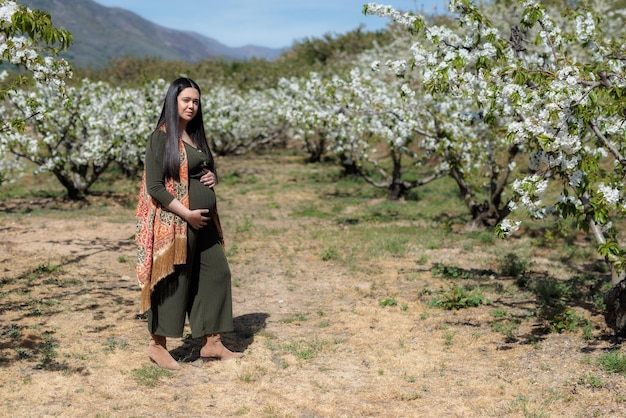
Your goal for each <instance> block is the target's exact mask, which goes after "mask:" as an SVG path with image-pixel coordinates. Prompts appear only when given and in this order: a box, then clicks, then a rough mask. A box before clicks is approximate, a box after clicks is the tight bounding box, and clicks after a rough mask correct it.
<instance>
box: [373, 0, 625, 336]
mask: <svg viewBox="0 0 626 418" xmlns="http://www.w3.org/2000/svg"><path fill="white" fill-rule="evenodd" d="M575 5H576V6H577V7H575V8H573V7H572V8H570V7H566V6H559V7H560V8H551V7H547V6H545V5H543V4H542V3H541V2H538V1H532V0H527V1H517V2H515V1H512V2H508V1H494V2H491V4H490V5H486V6H484V7H485V8H484V9H480V8H479V7H477V6H475V5H474V4H473V3H472V2H470V1H468V0H451V1H450V6H449V9H450V12H451V13H453V14H454V15H455V16H456V19H457V22H458V24H459V30H453V29H452V28H446V27H442V26H437V25H431V24H429V23H427V22H426V21H425V20H424V19H423V18H422V17H420V16H414V15H412V14H407V13H400V12H398V11H396V10H394V9H393V8H392V7H390V6H381V5H377V4H374V3H370V4H368V5H366V6H365V7H364V11H365V13H368V14H376V15H380V16H387V17H391V18H392V19H394V20H395V21H397V22H399V23H400V24H403V25H405V26H406V27H407V28H408V29H410V30H411V31H413V32H415V33H416V35H417V36H416V41H415V43H414V45H413V46H412V54H413V59H414V63H415V68H416V71H419V72H420V74H421V76H422V79H423V83H424V85H425V86H427V88H428V89H429V90H431V91H434V92H442V93H445V94H447V95H454V96H456V97H459V98H472V99H473V100H474V102H475V107H476V109H480V110H481V112H482V114H483V119H484V121H485V122H487V123H489V124H491V125H493V126H505V127H506V131H505V132H504V135H505V137H506V139H507V141H509V142H510V143H511V144H515V145H518V146H520V147H524V148H525V149H526V150H527V151H528V152H529V164H528V171H527V172H526V174H525V175H521V174H520V175H519V176H518V178H517V179H516V180H515V182H514V184H513V192H514V195H513V199H512V201H511V204H510V209H511V211H512V212H513V214H512V216H510V217H509V218H508V219H506V220H504V221H502V222H501V223H500V225H499V228H498V233H499V234H500V235H501V236H506V235H509V234H511V233H513V232H514V231H515V230H516V228H517V227H518V226H519V221H515V220H514V214H515V211H516V210H518V206H521V207H522V208H524V209H525V210H527V211H528V213H530V215H531V216H532V217H534V218H546V217H553V218H554V219H556V220H557V221H559V220H564V219H574V220H576V222H577V224H578V226H579V227H580V228H581V229H583V230H585V231H589V233H590V234H591V235H592V236H593V237H594V238H595V240H596V242H597V244H598V252H599V254H601V255H602V256H603V257H604V258H605V260H606V261H607V263H608V265H609V266H610V268H611V271H612V277H613V278H612V283H613V285H614V289H613V291H611V292H609V293H607V294H606V295H605V302H606V303H607V311H608V312H607V322H608V323H609V325H611V326H613V327H614V328H615V329H616V330H617V331H618V332H620V333H622V332H624V331H625V330H626V310H625V306H624V302H626V298H625V297H624V296H623V293H624V292H623V291H624V289H626V285H624V282H623V279H624V276H625V274H624V272H625V269H624V267H625V264H624V262H625V260H626V258H625V256H626V252H625V251H626V249H625V248H624V244H623V242H622V240H621V237H620V231H619V230H618V229H617V228H616V227H615V222H614V221H615V219H617V218H619V217H621V216H623V215H624V212H625V211H626V200H625V195H624V186H625V184H624V182H625V176H624V175H625V174H626V157H625V156H624V155H625V154H624V153H625V152H626V140H625V138H626V135H625V134H626V123H624V122H625V120H624V119H625V116H624V115H626V111H625V109H626V108H625V104H624V100H623V97H622V94H623V93H622V92H623V91H624V88H625V87H626V73H625V71H624V70H625V67H624V66H625V64H626V59H625V58H624V57H625V56H626V54H625V51H624V44H625V43H624V38H625V33H624V28H625V23H626V22H624V15H623V14H622V13H620V11H619V10H617V11H613V10H611V4H609V3H607V2H604V1H601V0H599V1H593V2H576V4H575ZM498 8H499V9H498ZM502 9H506V13H507V19H506V22H509V23H508V24H507V25H505V26H497V25H495V24H494V22H495V20H492V18H493V16H496V18H497V17H498V16H499V15H500V14H501V13H502V12H501V11H498V10H502ZM489 12H491V13H492V14H489ZM511 19H514V20H515V22H514V23H510V22H511ZM459 33H461V34H462V36H460V35H459Z"/></svg>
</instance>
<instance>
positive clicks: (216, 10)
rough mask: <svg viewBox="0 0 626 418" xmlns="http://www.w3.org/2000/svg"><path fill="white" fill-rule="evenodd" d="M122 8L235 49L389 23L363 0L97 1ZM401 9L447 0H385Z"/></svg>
mask: <svg viewBox="0 0 626 418" xmlns="http://www.w3.org/2000/svg"><path fill="white" fill-rule="evenodd" d="M95 1H96V3H99V4H101V5H103V6H107V7H121V8H123V9H126V10H129V11H131V12H134V13H136V14H138V15H139V16H141V17H143V18H144V19H147V20H149V21H151V22H153V23H156V24H158V25H161V26H165V27H167V28H171V29H177V30H189V31H193V32H197V33H200V34H202V35H205V36H208V37H210V38H213V39H215V40H217V41H219V42H221V43H223V44H226V45H228V46H231V47H237V46H244V45H248V44H253V45H260V46H267V47H273V48H279V47H287V46H291V45H292V43H293V41H295V40H302V39H304V38H311V37H315V38H318V37H320V36H322V35H324V34H326V33H330V34H342V33H346V32H348V31H351V30H353V29H356V28H357V27H358V26H359V25H360V24H364V25H365V28H366V30H376V29H380V28H383V27H385V25H386V24H387V20H386V19H383V18H380V17H378V16H365V15H363V13H362V8H363V4H365V3H368V1H364V0H263V1H261V0H219V1H217V0H188V1H181V2H173V1H172V0H95ZM378 3H380V4H389V5H392V6H394V7H395V8H396V9H398V10H408V11H417V12H421V11H424V12H426V13H444V12H446V10H447V5H448V1H447V0H387V1H380V2H378Z"/></svg>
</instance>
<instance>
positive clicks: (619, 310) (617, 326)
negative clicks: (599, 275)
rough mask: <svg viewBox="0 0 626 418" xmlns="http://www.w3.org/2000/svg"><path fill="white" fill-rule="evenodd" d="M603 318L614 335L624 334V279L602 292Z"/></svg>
mask: <svg viewBox="0 0 626 418" xmlns="http://www.w3.org/2000/svg"><path fill="white" fill-rule="evenodd" d="M604 305H605V306H606V308H605V312H604V320H605V321H606V324H607V325H608V326H609V327H610V328H611V329H613V330H614V331H615V334H616V335H619V336H622V337H623V336H626V280H622V281H621V282H619V283H618V284H617V285H615V286H613V288H612V289H611V290H609V291H608V292H606V293H605V294H604Z"/></svg>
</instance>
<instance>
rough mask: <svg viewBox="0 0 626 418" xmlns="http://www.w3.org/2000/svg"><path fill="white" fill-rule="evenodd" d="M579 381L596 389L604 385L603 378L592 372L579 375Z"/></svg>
mask: <svg viewBox="0 0 626 418" xmlns="http://www.w3.org/2000/svg"><path fill="white" fill-rule="evenodd" d="M577 383H578V384H579V385H583V386H590V387H592V388H594V389H601V388H602V386H603V383H602V378H600V377H598V376H595V375H592V374H585V375H583V376H581V377H579V378H578V380H577Z"/></svg>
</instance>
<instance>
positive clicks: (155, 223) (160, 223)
mask: <svg viewBox="0 0 626 418" xmlns="http://www.w3.org/2000/svg"><path fill="white" fill-rule="evenodd" d="M179 150H180V180H179V181H174V180H173V179H171V178H170V179H167V180H166V182H165V188H166V189H167V191H168V192H170V193H171V194H172V195H173V196H174V197H175V198H176V199H178V200H179V201H180V202H181V203H182V204H183V205H184V206H185V207H187V208H188V207H189V189H188V186H189V166H188V163H187V153H186V152H185V146H184V145H183V141H182V140H181V141H179ZM135 216H136V218H137V227H136V231H135V240H136V242H137V280H138V281H139V285H140V286H141V312H146V311H147V310H148V309H150V296H151V294H152V290H154V287H155V286H156V284H157V283H158V282H159V281H160V280H161V279H163V278H165V277H167V276H168V275H170V274H172V273H173V272H174V266H175V265H178V264H185V262H186V261H187V222H185V220H184V219H182V218H181V217H180V216H178V215H176V214H174V213H172V212H170V211H168V210H166V209H164V208H162V207H161V205H160V204H159V203H158V202H156V201H155V200H154V198H153V197H152V196H150V194H149V193H148V192H147V190H146V173H145V170H144V173H143V180H142V182H141V188H140V191H139V202H138V204H137V209H136V211H135Z"/></svg>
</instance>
